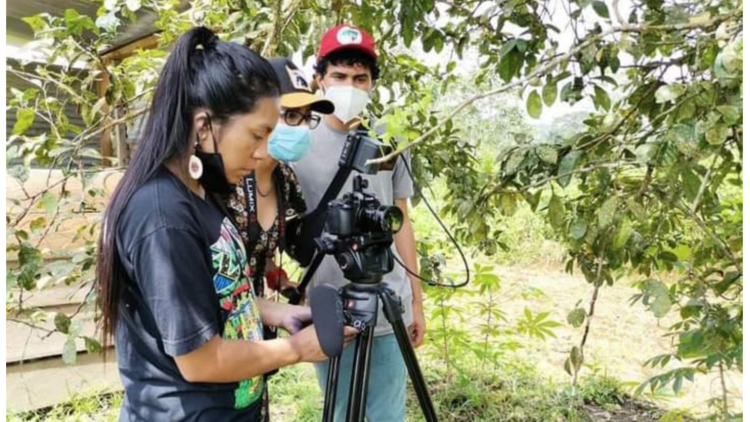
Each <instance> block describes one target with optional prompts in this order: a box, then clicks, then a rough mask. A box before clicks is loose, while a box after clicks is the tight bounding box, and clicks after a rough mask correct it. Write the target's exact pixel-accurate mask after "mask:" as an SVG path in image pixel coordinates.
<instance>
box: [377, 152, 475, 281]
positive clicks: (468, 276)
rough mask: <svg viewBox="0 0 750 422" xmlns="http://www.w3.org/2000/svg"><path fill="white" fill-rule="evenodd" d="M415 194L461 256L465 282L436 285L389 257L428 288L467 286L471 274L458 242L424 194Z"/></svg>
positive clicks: (407, 168)
mask: <svg viewBox="0 0 750 422" xmlns="http://www.w3.org/2000/svg"><path fill="white" fill-rule="evenodd" d="M399 156H400V157H401V160H403V162H404V167H405V168H406V173H407V174H408V175H409V178H410V179H411V181H412V183H414V185H415V186H416V184H417V181H416V180H415V179H414V175H413V174H412V173H411V169H409V163H408V162H407V161H406V158H404V155H403V154H400V155H399ZM417 193H418V194H419V196H420V198H422V201H424V204H425V205H426V206H427V209H428V210H430V214H432V216H433V217H435V220H436V221H437V222H438V224H439V225H440V227H441V228H442V229H443V231H444V232H445V234H447V235H448V238H449V239H450V240H451V242H453V245H454V246H455V247H456V250H457V251H458V253H459V255H461V259H462V260H463V262H464V268H465V269H466V280H465V281H464V282H463V283H461V284H443V283H438V282H436V281H434V280H426V279H424V278H422V277H421V276H420V275H419V274H415V273H414V272H413V271H412V270H410V269H409V268H407V267H406V265H404V263H403V262H401V261H400V260H399V259H398V258H397V257H396V255H395V254H393V253H391V255H392V256H393V258H394V260H395V261H396V262H398V265H400V266H402V267H403V268H404V269H405V270H406V271H407V272H408V273H409V274H411V275H413V276H414V277H417V278H419V279H420V280H422V281H424V282H426V283H427V284H429V285H430V286H436V287H451V288H454V289H457V288H459V287H464V286H466V285H467V284H469V280H470V278H471V274H470V270H469V262H468V261H467V260H466V256H465V255H464V251H463V250H461V246H459V245H458V242H457V241H456V239H455V238H454V237H453V235H452V234H451V232H450V230H448V228H447V227H445V224H443V220H441V219H440V217H439V216H438V215H437V213H436V212H435V210H433V209H432V206H431V205H430V202H429V201H428V200H427V198H425V196H424V194H422V190H421V189H417Z"/></svg>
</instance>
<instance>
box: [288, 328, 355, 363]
mask: <svg viewBox="0 0 750 422" xmlns="http://www.w3.org/2000/svg"><path fill="white" fill-rule="evenodd" d="M358 332H359V331H358V330H357V329H356V328H354V327H349V326H347V327H344V347H346V346H348V345H349V343H351V341H352V340H353V339H354V337H355V336H356V335H357V333H358ZM289 342H290V343H291V345H292V347H293V348H294V350H295V352H296V353H297V357H298V358H299V360H298V361H299V362H320V361H324V360H327V359H328V356H326V355H325V353H323V350H322V349H321V348H320V342H319V341H318V335H317V334H316V333H315V327H313V326H309V327H306V328H304V329H302V330H301V331H299V332H297V334H294V335H292V336H291V337H289Z"/></svg>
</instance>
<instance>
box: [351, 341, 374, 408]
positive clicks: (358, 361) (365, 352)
mask: <svg viewBox="0 0 750 422" xmlns="http://www.w3.org/2000/svg"><path fill="white" fill-rule="evenodd" d="M374 338H375V336H374V328H373V327H371V326H368V327H366V328H365V329H364V330H363V331H362V332H361V333H360V334H359V338H358V339H357V344H356V348H355V349H354V362H353V364H352V379H351V383H350V385H349V403H348V405H347V408H346V415H347V417H346V421H347V422H363V421H364V420H365V409H366V408H367V384H368V381H369V372H370V356H371V353H372V341H373V339H374Z"/></svg>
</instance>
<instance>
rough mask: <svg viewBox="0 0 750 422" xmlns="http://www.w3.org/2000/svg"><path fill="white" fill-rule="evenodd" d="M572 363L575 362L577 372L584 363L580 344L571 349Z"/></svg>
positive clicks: (574, 366)
mask: <svg viewBox="0 0 750 422" xmlns="http://www.w3.org/2000/svg"><path fill="white" fill-rule="evenodd" d="M570 363H571V364H573V368H575V369H576V372H577V371H578V369H579V368H580V367H581V364H582V363H583V355H582V354H581V349H579V348H578V346H573V348H572V349H570Z"/></svg>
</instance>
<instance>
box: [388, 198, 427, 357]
mask: <svg viewBox="0 0 750 422" xmlns="http://www.w3.org/2000/svg"><path fill="white" fill-rule="evenodd" d="M394 202H395V204H396V206H397V207H398V208H399V209H400V210H401V212H402V213H403V214H404V222H403V225H402V226H401V230H399V231H398V232H397V233H396V234H395V236H394V237H393V240H394V243H395V244H396V251H398V254H399V255H400V256H401V259H402V260H403V262H404V265H405V266H406V268H408V269H409V270H410V271H411V272H413V273H415V274H419V268H418V267H417V245H416V241H415V240H414V229H413V228H412V225H411V220H410V218H409V202H408V200H407V199H405V198H396V199H395V200H394ZM406 275H407V276H408V277H409V282H410V283H411V290H412V312H413V314H414V321H413V323H412V324H411V325H410V326H409V327H408V331H409V337H410V340H411V343H412V346H414V347H419V346H420V345H421V344H422V341H423V340H424V333H425V330H426V327H427V324H426V322H425V318H424V309H423V306H422V284H421V280H420V279H419V278H417V277H415V276H413V275H411V274H410V273H409V272H407V273H406Z"/></svg>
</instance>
